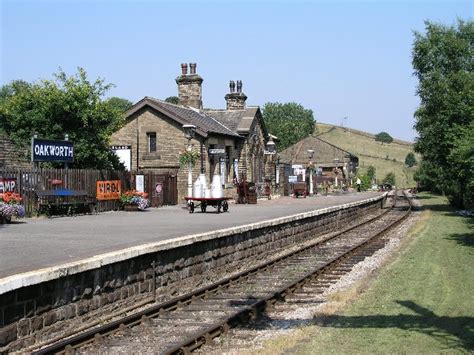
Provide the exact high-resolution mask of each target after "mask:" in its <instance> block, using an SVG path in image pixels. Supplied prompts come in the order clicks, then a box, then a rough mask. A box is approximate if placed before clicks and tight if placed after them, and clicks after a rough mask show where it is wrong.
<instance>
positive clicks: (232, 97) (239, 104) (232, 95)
mask: <svg viewBox="0 0 474 355" xmlns="http://www.w3.org/2000/svg"><path fill="white" fill-rule="evenodd" d="M235 88H236V85H235V82H234V81H233V80H231V81H230V83H229V93H228V94H227V95H225V101H226V102H227V110H245V100H247V96H246V95H245V94H244V93H243V92H242V81H241V80H237V91H236V90H235Z"/></svg>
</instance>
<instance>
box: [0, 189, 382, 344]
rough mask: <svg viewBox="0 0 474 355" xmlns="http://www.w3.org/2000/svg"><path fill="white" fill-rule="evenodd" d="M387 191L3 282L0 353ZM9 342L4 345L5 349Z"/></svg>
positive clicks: (218, 274)
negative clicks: (154, 286)
mask: <svg viewBox="0 0 474 355" xmlns="http://www.w3.org/2000/svg"><path fill="white" fill-rule="evenodd" d="M384 201H385V196H378V197H375V198H371V199H368V200H365V201H359V202H355V203H350V204H346V205H341V206H336V207H330V208H326V209H321V210H316V211H311V212H306V213H301V214H297V215H293V216H287V217H283V218H277V219H273V220H268V221H263V222H259V223H254V224H249V225H245V226H239V227H235V228H228V229H223V230H218V231H213V232H209V233H203V234H198V235H191V236H186V237H181V238H177V239H173V240H168V241H164V242H159V243H154V244H148V245H143V246H138V247H135V248H130V249H126V250H123V251H120V252H116V253H109V254H104V255H100V256H97V257H94V258H90V259H87V260H84V261H81V262H77V263H71V264H68V265H62V266H59V267H55V268H51V269H48V270H38V271H36V272H31V273H25V274H20V275H16V276H13V277H9V278H6V279H3V280H0V327H1V328H0V352H1V351H2V350H18V349H24V348H25V347H28V346H31V345H33V344H37V343H40V342H43V341H45V340H47V339H48V338H51V337H52V336H57V335H58V334H64V333H67V332H68V331H69V330H71V329H74V328H77V327H78V326H79V325H80V324H82V323H87V322H91V321H93V320H97V319H100V317H103V316H104V315H107V314H111V313H113V312H115V311H117V310H118V309H120V308H123V307H127V306H130V305H133V304H135V303H137V302H139V301H143V300H144V299H149V298H150V296H151V295H152V290H153V285H154V281H153V268H152V263H153V262H155V268H154V271H155V285H156V288H157V291H156V295H157V300H158V301H165V300H167V299H170V298H172V297H175V296H177V295H179V294H183V293H185V292H188V291H190V290H191V289H193V288H196V287H200V286H204V285H206V284H209V283H211V282H213V281H216V280H217V279H219V278H222V277H224V276H227V275H229V274H230V273H233V272H236V271H241V270H243V269H245V268H248V267H249V266H250V265H252V264H255V263H258V262H261V261H262V260H263V259H265V258H267V257H271V256H272V255H274V253H275V252H278V251H282V250H285V248H288V247H291V246H294V245H295V244H297V243H301V242H304V241H307V240H309V239H311V238H314V237H315V236H318V235H322V234H325V233H328V232H330V231H334V230H337V229H339V227H340V226H342V225H344V224H347V223H348V222H349V221H353V220H354V219H356V218H358V217H359V216H361V215H365V214H367V213H369V212H370V211H374V210H376V209H378V208H381V207H382V206H383V203H384ZM2 347H3V348H2Z"/></svg>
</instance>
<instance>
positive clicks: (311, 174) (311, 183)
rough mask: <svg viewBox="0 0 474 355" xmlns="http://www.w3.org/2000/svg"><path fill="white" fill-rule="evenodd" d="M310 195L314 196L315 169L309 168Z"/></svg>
mask: <svg viewBox="0 0 474 355" xmlns="http://www.w3.org/2000/svg"><path fill="white" fill-rule="evenodd" d="M309 195H310V196H313V169H312V168H311V167H310V168H309Z"/></svg>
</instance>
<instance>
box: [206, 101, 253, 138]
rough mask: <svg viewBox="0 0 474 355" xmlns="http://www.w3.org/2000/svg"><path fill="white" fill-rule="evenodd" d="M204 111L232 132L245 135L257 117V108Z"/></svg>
mask: <svg viewBox="0 0 474 355" xmlns="http://www.w3.org/2000/svg"><path fill="white" fill-rule="evenodd" d="M204 111H205V112H206V114H208V115H209V116H212V117H214V118H215V119H216V120H218V121H219V122H221V123H222V124H223V125H225V126H227V127H229V128H230V129H231V130H233V131H234V132H237V133H240V134H245V133H248V132H249V130H250V127H251V125H252V122H253V120H254V119H255V116H256V115H257V111H258V107H247V108H245V109H244V110H214V109H205V110H204Z"/></svg>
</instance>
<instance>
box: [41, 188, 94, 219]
mask: <svg viewBox="0 0 474 355" xmlns="http://www.w3.org/2000/svg"><path fill="white" fill-rule="evenodd" d="M36 196H37V197H38V204H37V210H38V213H39V214H41V213H45V214H46V215H48V216H51V215H52V214H63V215H64V214H68V215H70V214H74V213H76V212H89V213H90V212H95V200H94V199H92V198H90V196H89V194H88V193H87V191H85V190H68V189H56V190H40V191H36ZM53 212H57V213H53Z"/></svg>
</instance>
